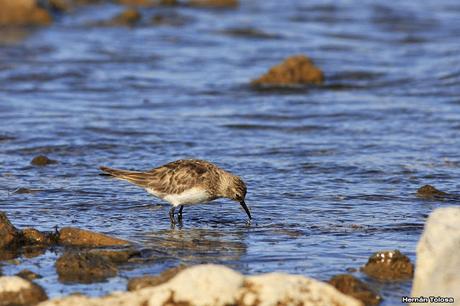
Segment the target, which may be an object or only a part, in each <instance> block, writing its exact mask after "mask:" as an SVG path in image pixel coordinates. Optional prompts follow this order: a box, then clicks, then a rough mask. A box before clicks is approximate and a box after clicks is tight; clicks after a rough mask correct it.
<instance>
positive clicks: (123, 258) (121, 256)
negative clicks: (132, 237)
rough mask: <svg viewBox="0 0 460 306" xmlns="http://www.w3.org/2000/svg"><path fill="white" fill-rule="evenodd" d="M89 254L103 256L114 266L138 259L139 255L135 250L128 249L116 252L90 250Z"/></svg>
mask: <svg viewBox="0 0 460 306" xmlns="http://www.w3.org/2000/svg"><path fill="white" fill-rule="evenodd" d="M89 253H90V254H95V255H98V256H104V257H106V258H107V259H108V260H110V261H111V262H113V263H115V264H122V263H125V262H128V260H130V259H131V258H133V257H138V256H140V255H141V253H140V252H139V251H137V250H134V249H131V248H128V249H118V250H105V249H103V250H97V249H96V250H90V251H89Z"/></svg>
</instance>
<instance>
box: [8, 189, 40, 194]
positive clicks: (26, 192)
mask: <svg viewBox="0 0 460 306" xmlns="http://www.w3.org/2000/svg"><path fill="white" fill-rule="evenodd" d="M39 191H40V190H38V189H29V188H24V187H20V188H18V189H16V190H15V191H13V194H28V193H35V192H39Z"/></svg>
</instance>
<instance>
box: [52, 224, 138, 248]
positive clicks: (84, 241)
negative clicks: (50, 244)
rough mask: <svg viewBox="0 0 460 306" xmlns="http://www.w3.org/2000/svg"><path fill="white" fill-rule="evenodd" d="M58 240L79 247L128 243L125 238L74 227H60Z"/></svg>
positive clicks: (123, 244)
mask: <svg viewBox="0 0 460 306" xmlns="http://www.w3.org/2000/svg"><path fill="white" fill-rule="evenodd" d="M58 241H59V243H60V244H62V245H67V246H79V247H104V246H117V245H122V246H126V245H129V244H130V242H129V241H126V240H122V239H118V238H114V237H110V236H107V235H104V234H100V233H96V232H91V231H87V230H82V229H78V228H74V227H64V228H62V229H61V230H60V231H59V238H58Z"/></svg>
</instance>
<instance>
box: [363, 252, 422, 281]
mask: <svg viewBox="0 0 460 306" xmlns="http://www.w3.org/2000/svg"><path fill="white" fill-rule="evenodd" d="M362 271H363V272H364V273H366V274H367V275H368V276H370V277H372V278H375V279H377V280H380V281H398V280H408V279H411V278H412V277H413V275H414V265H413V264H412V263H411V262H410V259H409V258H408V257H407V256H406V255H404V254H402V253H401V252H400V251H398V250H394V251H381V252H377V253H374V254H373V255H372V256H371V257H370V258H369V260H368V262H367V263H366V265H365V266H364V267H363V268H362Z"/></svg>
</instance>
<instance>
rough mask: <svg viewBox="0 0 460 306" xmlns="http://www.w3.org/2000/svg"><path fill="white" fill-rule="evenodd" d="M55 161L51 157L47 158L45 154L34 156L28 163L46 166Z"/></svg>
mask: <svg viewBox="0 0 460 306" xmlns="http://www.w3.org/2000/svg"><path fill="white" fill-rule="evenodd" d="M56 163H57V161H55V160H53V159H49V158H48V157H46V156H45V155H39V156H36V157H34V158H33V159H32V161H31V162H30V164H31V165H34V166H47V165H52V164H56Z"/></svg>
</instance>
